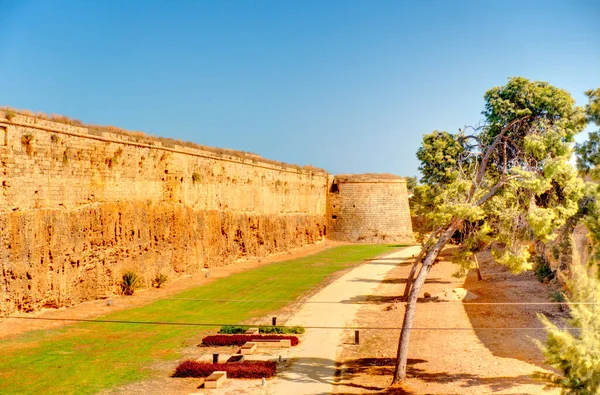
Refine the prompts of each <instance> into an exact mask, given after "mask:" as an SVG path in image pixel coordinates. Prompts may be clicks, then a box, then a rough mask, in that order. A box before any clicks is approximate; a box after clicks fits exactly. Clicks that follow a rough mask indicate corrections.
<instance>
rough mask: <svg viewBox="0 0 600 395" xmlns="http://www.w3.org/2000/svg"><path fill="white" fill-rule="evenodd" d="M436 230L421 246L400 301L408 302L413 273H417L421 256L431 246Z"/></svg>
mask: <svg viewBox="0 0 600 395" xmlns="http://www.w3.org/2000/svg"><path fill="white" fill-rule="evenodd" d="M437 232H438V231H437V230H436V231H434V232H433V233H432V234H431V236H430V237H429V239H427V242H426V243H425V245H423V248H421V252H419V255H418V256H417V259H415V261H414V263H413V266H412V268H411V269H410V273H409V274H408V277H407V278H406V285H405V286H404V295H403V296H402V300H404V301H407V300H408V294H409V292H410V288H411V285H412V282H413V278H414V277H415V273H416V272H417V268H418V267H419V263H421V260H422V259H423V255H425V253H426V252H427V250H428V249H429V246H430V245H431V244H432V242H433V239H434V238H435V235H436V234H437Z"/></svg>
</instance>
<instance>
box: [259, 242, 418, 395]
mask: <svg viewBox="0 0 600 395" xmlns="http://www.w3.org/2000/svg"><path fill="white" fill-rule="evenodd" d="M419 251H420V247H419V246H415V247H407V248H404V249H402V250H400V251H396V252H393V253H391V254H388V255H385V256H384V257H381V258H380V259H377V260H374V261H370V262H367V263H365V264H363V265H360V266H358V267H356V268H355V269H353V270H351V271H350V272H348V273H346V274H345V275H343V276H342V277H340V278H339V279H338V280H336V281H334V282H333V283H332V284H330V285H328V286H327V287H325V288H324V289H322V290H321V291H320V292H319V293H317V294H316V295H314V296H313V297H312V298H310V299H309V300H308V301H307V302H308V303H306V304H304V306H303V307H302V308H301V309H300V311H298V312H297V313H296V314H295V315H294V316H293V317H291V318H290V319H289V320H288V321H287V322H286V323H285V325H302V326H306V327H315V326H322V327H343V326H346V325H350V324H351V323H352V321H353V319H354V316H355V314H356V313H357V311H358V309H359V308H360V304H350V303H344V302H357V301H361V300H364V299H365V298H366V297H367V296H368V295H371V294H372V292H373V291H374V289H375V288H376V287H377V286H378V285H379V283H380V282H381V280H383V279H384V278H385V276H386V275H387V273H388V272H389V271H390V270H391V269H392V268H394V267H395V266H396V265H397V264H398V263H400V262H402V261H403V260H404V259H406V258H411V257H412V256H413V255H417V254H418V253H419ZM323 302H333V303H323ZM342 333H343V330H342V329H333V330H332V329H307V331H306V333H305V334H304V336H303V337H302V342H301V343H300V344H299V345H298V347H297V348H296V350H295V353H294V356H293V357H292V360H291V362H292V365H291V367H289V368H288V369H286V371H285V372H283V373H281V374H278V375H277V376H276V378H275V379H274V380H273V381H272V382H270V383H269V384H268V389H267V393H268V394H273V395H276V394H286V395H301V394H307V395H308V394H310V395H316V394H330V393H331V391H332V390H333V382H334V374H335V370H336V369H335V357H336V353H337V350H338V347H339V346H340V345H341V341H342Z"/></svg>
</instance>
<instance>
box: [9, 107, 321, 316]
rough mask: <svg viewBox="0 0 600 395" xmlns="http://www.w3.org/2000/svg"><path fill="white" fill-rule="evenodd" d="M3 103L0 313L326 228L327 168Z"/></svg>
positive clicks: (188, 268)
mask: <svg viewBox="0 0 600 395" xmlns="http://www.w3.org/2000/svg"><path fill="white" fill-rule="evenodd" d="M8 118H10V120H9V119H7V117H6V116H5V114H3V113H2V112H0V182H1V186H0V188H1V191H0V227H1V229H2V232H1V233H0V270H1V274H0V276H1V277H0V280H1V283H0V291H1V295H2V296H1V299H0V312H2V313H11V312H14V311H31V310H35V309H38V308H40V307H42V306H52V307H59V306H66V305H70V304H74V303H78V302H80V301H83V300H88V299H94V298H98V297H103V296H108V295H110V294H112V293H115V292H118V289H119V283H120V281H121V276H122V274H123V272H124V271H126V270H133V271H135V272H136V273H138V274H139V275H140V276H141V277H142V278H143V282H144V283H145V284H146V286H149V285H150V282H151V280H152V278H153V277H154V276H155V275H156V274H158V273H163V274H167V275H169V276H176V275H177V274H178V273H184V272H185V273H196V272H198V271H199V270H200V269H201V268H202V267H203V266H204V265H205V264H208V265H209V266H217V265H224V264H227V263H231V262H233V261H235V260H236V259H239V258H244V257H255V256H264V255H267V254H270V253H274V252H278V251H285V250H288V249H290V248H292V247H296V246H301V245H305V244H308V243H314V242H316V241H318V240H321V239H322V238H323V237H324V231H325V229H324V222H325V212H326V196H327V189H328V175H327V173H325V172H323V171H317V170H307V169H303V168H299V167H294V166H288V165H277V164H273V163H269V162H268V161H266V160H263V159H262V158H260V157H258V156H256V155H244V156H242V157H238V156H235V155H228V154H226V153H225V154H218V153H215V152H209V151H204V150H200V149H194V148H189V147H185V146H183V145H171V146H167V145H164V144H162V143H161V142H160V141H158V140H156V141H148V139H141V140H140V139H138V138H136V137H135V135H131V136H127V135H120V134H112V133H105V132H102V133H98V132H95V133H96V134H92V131H91V130H88V129H87V128H84V127H77V126H72V125H67V124H62V123H56V122H51V121H46V120H43V119H39V118H34V117H28V116H24V115H20V114H11V115H10V116H9V117H8Z"/></svg>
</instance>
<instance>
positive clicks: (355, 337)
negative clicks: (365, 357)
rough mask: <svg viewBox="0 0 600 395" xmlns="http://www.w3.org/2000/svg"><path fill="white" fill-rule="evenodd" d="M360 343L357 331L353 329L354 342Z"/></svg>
mask: <svg viewBox="0 0 600 395" xmlns="http://www.w3.org/2000/svg"><path fill="white" fill-rule="evenodd" d="M359 343H360V335H359V332H358V331H354V344H359Z"/></svg>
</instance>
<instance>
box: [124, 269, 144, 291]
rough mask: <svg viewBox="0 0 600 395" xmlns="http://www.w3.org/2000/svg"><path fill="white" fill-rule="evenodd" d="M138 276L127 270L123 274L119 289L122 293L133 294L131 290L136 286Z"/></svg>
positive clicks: (138, 280) (138, 279)
mask: <svg viewBox="0 0 600 395" xmlns="http://www.w3.org/2000/svg"><path fill="white" fill-rule="evenodd" d="M139 282H140V278H139V277H138V275H137V274H135V273H134V272H132V271H127V272H125V274H123V281H121V289H122V291H123V295H133V292H134V291H135V289H136V288H137V287H138V285H139Z"/></svg>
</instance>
